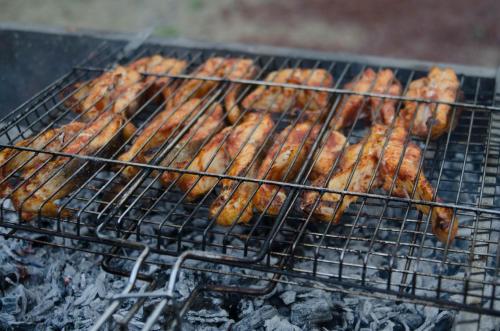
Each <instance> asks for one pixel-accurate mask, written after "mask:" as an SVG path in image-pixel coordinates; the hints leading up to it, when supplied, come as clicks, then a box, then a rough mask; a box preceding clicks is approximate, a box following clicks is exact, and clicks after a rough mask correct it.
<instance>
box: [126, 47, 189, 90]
mask: <svg viewBox="0 0 500 331" xmlns="http://www.w3.org/2000/svg"><path fill="white" fill-rule="evenodd" d="M128 67H129V68H131V69H133V70H137V71H139V72H140V73H147V74H151V75H150V76H147V77H146V79H145V80H144V83H145V85H146V86H148V88H147V91H146V95H147V96H148V98H149V97H151V96H153V95H155V94H156V93H159V92H160V91H161V93H162V94H163V95H170V94H171V93H172V91H173V90H175V86H167V85H169V82H170V81H171V78H169V77H158V76H155V75H163V74H169V75H179V74H181V73H182V72H183V71H184V70H185V69H186V67H187V61H185V60H179V59H175V58H170V57H163V56H161V55H158V54H156V55H153V56H147V57H143V58H140V59H139V60H137V61H135V62H132V63H131V64H129V65H128Z"/></svg>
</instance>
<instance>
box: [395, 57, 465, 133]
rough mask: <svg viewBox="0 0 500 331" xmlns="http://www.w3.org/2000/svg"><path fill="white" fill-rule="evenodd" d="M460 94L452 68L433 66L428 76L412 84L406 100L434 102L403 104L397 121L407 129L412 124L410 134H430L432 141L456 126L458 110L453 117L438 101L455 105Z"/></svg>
mask: <svg viewBox="0 0 500 331" xmlns="http://www.w3.org/2000/svg"><path fill="white" fill-rule="evenodd" d="M459 94H460V82H459V80H458V77H457V75H456V74H455V72H454V71H453V70H452V69H449V68H446V69H440V68H438V67H433V68H432V69H431V70H430V72H429V74H428V75H427V77H424V78H420V79H417V80H414V81H413V82H411V84H410V87H409V89H408V92H407V93H406V96H407V97H410V98H422V99H430V100H432V101H436V103H434V102H433V103H425V102H420V103H419V102H416V101H406V102H405V105H404V108H403V109H402V110H401V113H400V116H399V118H398V122H399V124H400V125H402V126H404V127H405V128H406V129H407V130H409V129H410V127H411V126H412V123H413V128H412V134H414V135H416V136H419V137H422V138H424V139H425V138H426V137H427V135H428V134H429V131H430V137H431V139H437V138H439V137H440V136H441V135H443V134H444V133H446V132H447V131H448V130H449V129H451V130H453V128H454V127H455V125H456V123H457V121H458V117H459V115H460V114H459V113H460V109H457V113H456V114H455V116H454V119H453V118H452V114H453V112H452V107H451V106H450V105H447V104H442V103H437V102H455V101H456V100H457V96H458V95H459Z"/></svg>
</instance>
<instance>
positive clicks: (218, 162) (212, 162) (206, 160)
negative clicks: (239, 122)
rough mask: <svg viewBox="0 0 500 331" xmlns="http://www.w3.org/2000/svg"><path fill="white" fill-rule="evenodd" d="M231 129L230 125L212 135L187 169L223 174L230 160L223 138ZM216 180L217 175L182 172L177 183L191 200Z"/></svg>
mask: <svg viewBox="0 0 500 331" xmlns="http://www.w3.org/2000/svg"><path fill="white" fill-rule="evenodd" d="M231 130H233V128H232V127H227V128H225V129H224V130H222V131H221V132H219V133H218V134H216V135H215V136H214V137H212V139H210V141H209V142H208V144H206V145H205V146H204V147H203V149H202V150H201V151H200V153H199V154H198V155H196V157H195V158H194V160H193V162H192V163H191V164H190V165H189V166H188V168H187V169H188V170H191V171H202V172H209V173H213V174H223V173H224V171H225V170H226V168H227V166H228V164H229V161H230V155H229V153H228V151H227V148H226V144H225V140H226V136H229V133H230V132H231ZM217 182H218V179H217V177H211V176H198V175H194V174H184V175H182V176H181V177H180V178H179V181H178V183H177V185H178V186H179V188H180V189H181V190H183V191H184V192H187V193H188V194H187V199H188V200H189V201H192V200H195V199H197V198H198V197H200V196H202V195H204V194H206V193H207V192H209V191H210V190H211V189H212V188H213V187H214V186H215V185H217Z"/></svg>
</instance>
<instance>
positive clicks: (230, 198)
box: [210, 113, 274, 226]
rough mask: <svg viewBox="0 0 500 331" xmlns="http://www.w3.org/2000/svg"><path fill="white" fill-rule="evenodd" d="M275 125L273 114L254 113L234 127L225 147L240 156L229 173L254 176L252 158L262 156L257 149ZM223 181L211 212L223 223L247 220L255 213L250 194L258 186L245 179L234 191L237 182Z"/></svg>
mask: <svg viewBox="0 0 500 331" xmlns="http://www.w3.org/2000/svg"><path fill="white" fill-rule="evenodd" d="M273 127H274V123H273V121H272V119H271V116H269V115H261V114H255V113H251V114H248V115H246V117H245V119H244V121H243V123H241V124H240V125H238V126H236V127H234V129H233V131H232V133H231V135H230V136H229V138H228V140H227V141H226V144H225V148H226V151H227V153H228V155H229V156H230V157H233V156H235V155H237V156H236V158H235V159H234V160H233V163H232V165H231V166H230V167H229V170H228V171H227V175H229V176H248V177H253V178H255V175H256V172H257V167H258V162H252V161H253V160H254V158H256V157H257V158H258V157H259V155H257V152H258V150H259V149H260V148H261V147H262V145H263V144H264V142H265V140H266V138H267V136H268V135H269V133H270V132H271V130H272V128H273ZM247 139H248V141H247ZM240 148H241V152H239V151H240ZM238 152H239V154H238ZM221 183H222V191H221V193H220V194H219V196H218V197H217V198H216V199H215V201H214V202H213V203H212V205H211V206H210V214H211V215H212V216H216V215H218V216H217V223H218V224H220V225H225V226H229V225H232V224H233V223H234V222H239V223H248V222H249V221H250V219H251V218H252V216H253V204H252V201H251V196H252V194H253V193H254V192H255V190H256V189H257V187H256V184H255V183H252V182H243V183H242V184H241V185H239V186H238V188H237V189H236V191H235V192H234V193H232V192H233V189H234V188H235V187H236V185H237V184H238V181H235V180H231V179H223V180H222V181H221ZM247 204H248V205H247ZM245 206H246V208H245ZM221 209H222V210H221ZM219 213H220V214H219Z"/></svg>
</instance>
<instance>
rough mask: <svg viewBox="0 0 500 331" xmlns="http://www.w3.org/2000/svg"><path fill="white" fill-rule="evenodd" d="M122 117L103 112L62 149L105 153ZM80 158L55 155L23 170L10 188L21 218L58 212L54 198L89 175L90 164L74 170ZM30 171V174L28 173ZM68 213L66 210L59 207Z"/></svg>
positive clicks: (81, 161)
mask: <svg viewBox="0 0 500 331" xmlns="http://www.w3.org/2000/svg"><path fill="white" fill-rule="evenodd" d="M123 123H124V120H123V117H121V116H118V115H116V114H112V113H106V114H103V115H101V116H99V118H97V120H96V121H94V122H93V123H91V124H88V125H87V126H86V127H85V128H84V129H83V131H82V132H80V133H79V134H78V135H77V137H76V138H75V139H74V140H73V141H72V142H71V143H69V144H68V145H67V146H66V147H64V148H63V149H62V152H64V153H69V154H79V155H99V156H102V155H107V154H109V153H110V152H112V151H113V149H114V148H116V145H117V144H118V143H119V142H120V141H121V139H122V137H121V132H120V130H121V128H122V126H123ZM85 162H86V161H85V160H84V159H78V158H69V157H65V156H58V157H55V158H54V159H52V160H50V161H49V162H48V163H46V164H43V165H42V164H40V165H38V166H37V167H34V168H33V169H27V170H26V171H27V172H29V173H25V172H24V173H23V175H22V176H21V177H22V178H25V180H23V182H22V184H21V185H20V186H19V187H18V188H16V189H15V190H14V191H13V192H12V195H11V196H12V202H13V204H14V207H15V208H16V210H18V211H19V213H20V214H21V218H22V219H23V220H27V221H29V220H32V219H33V218H35V217H37V216H38V215H41V216H47V217H55V216H57V215H58V214H59V210H58V209H59V207H58V206H57V204H56V202H55V201H56V200H58V199H61V198H63V197H65V196H67V195H69V194H70V193H71V192H73V191H74V189H75V188H77V187H78V184H79V183H80V182H81V181H82V180H85V177H87V176H88V175H89V169H90V168H91V167H85V168H84V169H83V170H78V169H79V168H80V167H81V166H82V165H83V164H85ZM28 174H30V175H31V176H28ZM61 216H63V217H68V216H69V212H68V211H66V210H63V211H61Z"/></svg>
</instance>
